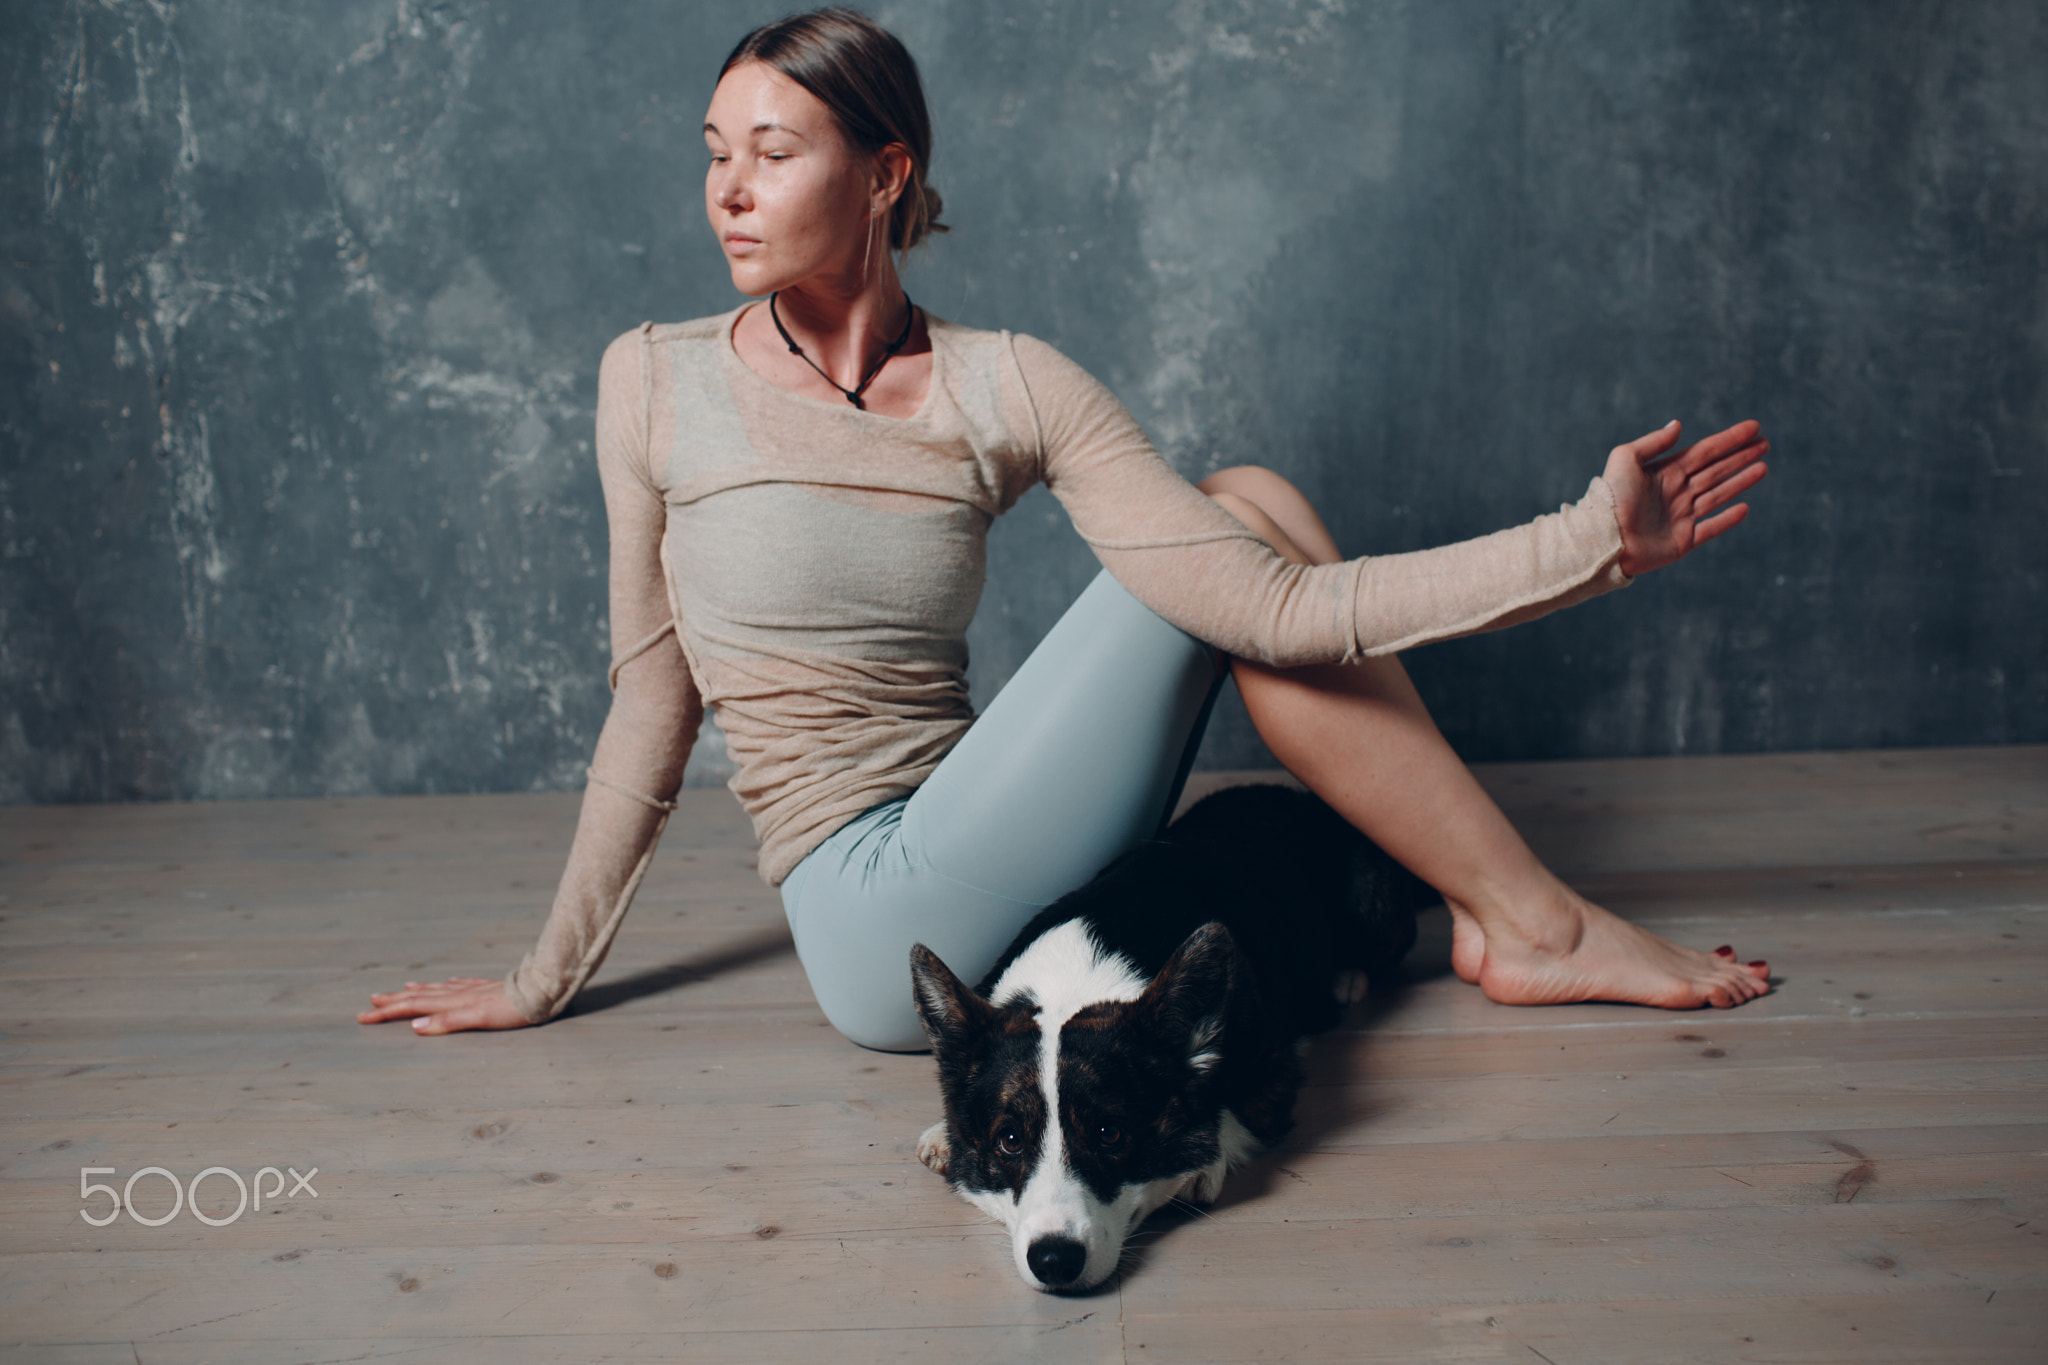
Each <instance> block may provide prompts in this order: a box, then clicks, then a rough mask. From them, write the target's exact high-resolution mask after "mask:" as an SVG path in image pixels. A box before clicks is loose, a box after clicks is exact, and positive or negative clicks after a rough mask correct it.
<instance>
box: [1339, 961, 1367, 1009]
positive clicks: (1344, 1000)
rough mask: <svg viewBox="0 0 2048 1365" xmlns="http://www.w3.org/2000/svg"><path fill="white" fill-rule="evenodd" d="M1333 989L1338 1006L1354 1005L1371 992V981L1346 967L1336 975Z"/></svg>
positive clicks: (1359, 972) (1353, 968) (1362, 973)
mask: <svg viewBox="0 0 2048 1365" xmlns="http://www.w3.org/2000/svg"><path fill="white" fill-rule="evenodd" d="M1333 989H1334V990H1335V991H1336V994H1337V1003H1338V1004H1340V1005H1355V1004H1357V1003H1358V1002H1359V1001H1361V1000H1363V999H1365V997H1366V996H1367V995H1368V994H1369V993H1370V992H1371V989H1372V981H1371V979H1370V978H1368V977H1367V976H1366V974H1365V973H1364V972H1361V971H1359V970H1358V969H1357V968H1356V967H1347V968H1345V969H1344V970H1343V971H1341V972H1339V973H1337V982H1336V985H1335V986H1334V987H1333Z"/></svg>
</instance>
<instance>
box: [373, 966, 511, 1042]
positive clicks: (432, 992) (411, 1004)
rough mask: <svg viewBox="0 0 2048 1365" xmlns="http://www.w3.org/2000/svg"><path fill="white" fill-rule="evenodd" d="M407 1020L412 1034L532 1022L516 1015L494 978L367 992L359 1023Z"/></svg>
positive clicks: (454, 979) (408, 984)
mask: <svg viewBox="0 0 2048 1365" xmlns="http://www.w3.org/2000/svg"><path fill="white" fill-rule="evenodd" d="M386 1019H411V1020H412V1027H413V1031H414V1032H415V1033H459V1032H461V1031H462V1030H464V1029H473V1028H525V1027H527V1026H528V1025H529V1024H531V1023H532V1022H533V1021H532V1020H530V1019H528V1018H527V1017H526V1016H525V1015H523V1014H521V1013H520V1012H519V1007H518V1006H517V1005H514V1004H513V1003H512V999H511V997H510V996H508V995H506V994H505V983H504V981H503V980H502V979H500V978H498V977H495V976H454V977H450V978H448V980H446V981H440V982H427V983H424V984H423V983H421V982H418V981H408V982H406V983H405V989H404V990H402V991H386V992H382V993H378V992H374V991H373V992H371V995H370V1008H369V1009H366V1010H364V1011H363V1012H362V1013H360V1014H358V1015H357V1016H356V1022H357V1023H359V1024H381V1023H383V1022H384V1021H385V1020H386Z"/></svg>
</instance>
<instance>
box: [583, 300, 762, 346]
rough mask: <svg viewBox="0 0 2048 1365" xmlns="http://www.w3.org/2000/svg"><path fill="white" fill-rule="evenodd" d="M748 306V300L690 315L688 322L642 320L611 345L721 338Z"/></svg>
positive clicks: (705, 340) (750, 301) (701, 340)
mask: <svg viewBox="0 0 2048 1365" xmlns="http://www.w3.org/2000/svg"><path fill="white" fill-rule="evenodd" d="M752 302H753V300H752V299H749V300H747V303H752ZM746 306H747V304H746V303H742V304H738V305H736V306H735V307H732V308H728V309H726V310H725V311H724V312H723V313H713V314H711V315H710V316H708V317H701V318H691V319H690V320H689V321H688V322H643V323H641V324H640V325H639V326H638V327H635V328H634V329H633V330H632V331H630V332H625V333H623V334H621V335H620V336H619V337H618V338H617V339H616V340H614V341H613V342H612V345H614V346H620V345H634V344H639V343H641V342H643V341H647V342H655V343H669V344H673V343H678V342H680V343H689V342H710V341H719V340H722V339H723V338H724V336H725V334H726V333H727V332H728V331H730V330H731V329H732V322H733V318H734V317H735V316H737V315H738V313H739V312H740V310H741V309H743V308H745V307H746Z"/></svg>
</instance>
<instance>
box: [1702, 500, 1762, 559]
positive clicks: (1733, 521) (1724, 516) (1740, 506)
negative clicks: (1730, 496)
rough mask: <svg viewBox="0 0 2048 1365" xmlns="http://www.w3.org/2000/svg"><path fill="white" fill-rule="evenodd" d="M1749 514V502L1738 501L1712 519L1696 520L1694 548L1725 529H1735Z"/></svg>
mask: <svg viewBox="0 0 2048 1365" xmlns="http://www.w3.org/2000/svg"><path fill="white" fill-rule="evenodd" d="M1748 515H1749V504H1748V503H1746V502H1738V503H1736V504H1735V505H1734V506H1733V507H1731V508H1729V509H1728V510H1727V511H1725V512H1723V513H1721V514H1720V515H1719V516H1717V517H1715V518H1713V519H1712V520H1710V521H1695V522H1694V523H1693V524H1692V543H1693V548H1694V549H1698V548H1699V547H1700V546H1702V545H1704V544H1706V543H1707V542H1708V541H1710V540H1712V539H1713V538H1714V537H1715V536H1718V535H1720V534H1721V533H1722V532H1723V531H1728V530H1732V529H1734V528H1735V527H1736V526H1739V525H1740V524H1741V523H1742V519H1743V518H1744V517H1746V516H1748Z"/></svg>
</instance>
